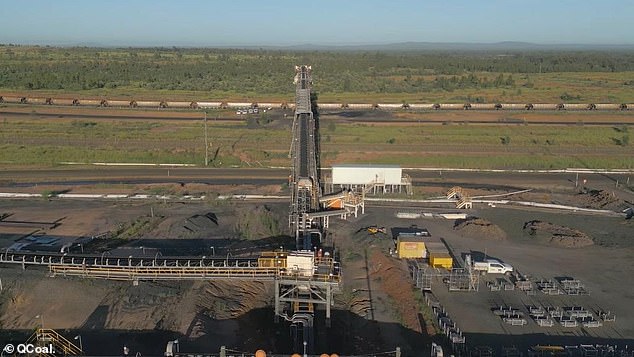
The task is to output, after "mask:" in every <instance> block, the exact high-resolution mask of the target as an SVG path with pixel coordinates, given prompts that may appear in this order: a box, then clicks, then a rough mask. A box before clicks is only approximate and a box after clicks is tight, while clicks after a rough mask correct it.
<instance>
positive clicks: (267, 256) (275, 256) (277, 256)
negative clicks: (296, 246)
mask: <svg viewBox="0 0 634 357" xmlns="http://www.w3.org/2000/svg"><path fill="white" fill-rule="evenodd" d="M287 257H288V252H286V251H283V250H280V251H274V252H262V253H261V254H260V257H259V258H258V267H260V268H280V269H286V258H287Z"/></svg>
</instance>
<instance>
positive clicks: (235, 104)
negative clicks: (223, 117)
mask: <svg viewBox="0 0 634 357" xmlns="http://www.w3.org/2000/svg"><path fill="white" fill-rule="evenodd" d="M226 104H227V108H230V109H237V108H250V107H251V104H252V103H248V102H229V103H226Z"/></svg>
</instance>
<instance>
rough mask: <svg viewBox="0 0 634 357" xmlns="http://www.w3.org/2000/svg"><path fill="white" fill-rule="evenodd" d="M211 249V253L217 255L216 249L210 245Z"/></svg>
mask: <svg viewBox="0 0 634 357" xmlns="http://www.w3.org/2000/svg"><path fill="white" fill-rule="evenodd" d="M209 249H211V255H216V249H215V248H214V247H209Z"/></svg>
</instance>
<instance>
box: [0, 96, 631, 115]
mask: <svg viewBox="0 0 634 357" xmlns="http://www.w3.org/2000/svg"><path fill="white" fill-rule="evenodd" d="M309 93H310V92H309ZM308 99H309V100H310V98H308ZM0 103H7V104H23V105H25V104H28V105H42V106H47V105H48V106H66V107H68V106H72V107H93V108H99V107H113V108H153V109H168V108H170V109H183V110H195V109H240V108H278V109H293V110H296V109H297V105H298V103H297V99H296V103H287V102H258V101H254V102H228V101H165V100H134V99H130V100H127V99H126V100H121V99H99V98H53V97H25V96H16V95H0ZM319 108H320V109H323V110H336V109H339V110H373V109H380V110H432V111H433V110H483V111H489V110H515V111H517V110H529V111H530V110H545V111H561V110H606V111H610V110H611V111H619V110H632V109H634V103H528V102H527V103H469V102H467V103H402V104H396V103H346V102H341V103H321V104H319Z"/></svg>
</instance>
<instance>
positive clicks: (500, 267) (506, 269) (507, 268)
mask: <svg viewBox="0 0 634 357" xmlns="http://www.w3.org/2000/svg"><path fill="white" fill-rule="evenodd" d="M473 270H477V271H481V272H482V273H488V274H508V273H512V272H513V267H512V266H511V265H509V264H506V263H502V262H501V261H499V260H496V259H487V260H485V261H483V262H473Z"/></svg>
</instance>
